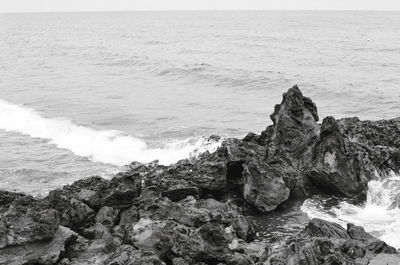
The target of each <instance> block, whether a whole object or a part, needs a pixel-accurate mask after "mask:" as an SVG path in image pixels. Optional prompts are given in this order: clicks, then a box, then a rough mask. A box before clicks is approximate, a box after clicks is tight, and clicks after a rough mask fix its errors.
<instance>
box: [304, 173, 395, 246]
mask: <svg viewBox="0 0 400 265" xmlns="http://www.w3.org/2000/svg"><path fill="white" fill-rule="evenodd" d="M399 207H400V176H399V175H396V174H395V173H391V174H390V175H389V176H388V177H385V178H382V179H380V180H372V181H370V182H369V183H368V193H367V201H366V202H365V204H363V205H354V204H352V203H350V202H346V201H338V202H337V203H336V205H333V206H332V198H330V199H326V198H325V199H324V198H321V197H314V198H312V199H308V200H306V201H305V202H304V204H303V206H302V207H301V209H302V211H303V212H305V213H306V214H307V215H308V216H309V217H310V218H321V219H325V220H328V221H332V222H336V223H339V224H341V225H342V226H343V227H346V224H347V223H353V224H355V225H360V226H363V227H364V228H365V230H366V231H367V232H370V233H371V234H373V235H374V236H376V237H378V238H380V239H381V240H383V241H385V242H386V243H388V244H390V245H392V246H394V247H396V248H400V208H399Z"/></svg>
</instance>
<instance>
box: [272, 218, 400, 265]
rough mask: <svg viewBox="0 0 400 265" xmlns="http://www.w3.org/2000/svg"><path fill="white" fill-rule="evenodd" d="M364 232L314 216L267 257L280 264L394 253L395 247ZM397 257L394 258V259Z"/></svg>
mask: <svg viewBox="0 0 400 265" xmlns="http://www.w3.org/2000/svg"><path fill="white" fill-rule="evenodd" d="M380 242H382V241H380V240H378V239H376V238H374V237H373V236H371V235H370V234H368V233H366V232H365V231H364V230H363V229H362V228H360V227H357V226H354V225H352V224H349V225H348V230H347V231H346V230H344V228H342V227H341V226H339V225H337V224H335V223H331V222H327V221H324V220H320V219H313V220H311V221H310V223H309V224H308V225H307V226H306V228H305V229H304V230H303V231H302V232H300V233H299V234H298V235H297V236H293V237H292V238H290V239H289V240H288V241H287V242H286V246H284V247H283V248H281V249H279V251H278V252H277V253H276V254H273V255H272V256H271V257H270V258H269V261H270V264H271V265H278V264H279V265H280V264H282V265H283V264H304V265H326V264H330V265H332V264H357V265H367V264H370V263H369V262H370V260H371V259H375V258H376V257H377V255H378V254H380V253H391V254H393V255H394V254H396V253H397V252H396V250H395V249H394V248H392V247H390V246H388V245H386V244H385V243H380ZM394 260H397V259H394Z"/></svg>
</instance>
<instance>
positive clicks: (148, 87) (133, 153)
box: [0, 11, 400, 247]
mask: <svg viewBox="0 0 400 265" xmlns="http://www.w3.org/2000/svg"><path fill="white" fill-rule="evenodd" d="M295 84H298V85H299V87H300V88H301V90H302V91H303V94H304V95H306V96H308V97H311V98H312V99H313V100H314V102H315V103H316V104H317V106H318V111H319V115H320V117H325V116H327V115H332V116H334V117H336V118H341V117H352V116H358V117H360V118H361V119H370V120H379V119H389V118H394V117H398V116H400V12H366V11H347V12H346V11H330V12H328V11H209V12H206V11H204V12H172V11H171V12H103V13H101V12H99V13H95V12H93V13H21V14H0V189H6V190H10V191H19V192H25V193H28V194H32V195H34V196H45V195H46V194H47V193H48V192H49V190H51V189H54V188H57V187H61V186H62V185H65V184H69V183H72V182H73V181H76V180H78V179H81V178H85V177H88V176H91V175H99V176H103V177H105V178H109V177H111V176H112V175H113V174H115V173H116V172H118V171H120V170H123V169H124V168H125V167H126V165H127V164H129V163H130V162H132V161H139V162H151V161H154V160H158V161H159V163H161V164H165V165H168V164H171V163H174V162H176V161H178V160H180V159H183V158H187V157H190V156H195V155H196V154H198V153H199V152H202V151H205V150H210V151H213V150H215V149H216V148H217V146H218V145H219V142H218V141H213V140H211V139H209V138H208V136H210V135H220V136H222V137H243V136H245V135H246V134H247V133H248V132H249V131H253V132H260V131H262V130H263V129H264V128H265V127H266V126H268V125H270V124H271V121H270V119H269V114H271V113H272V111H273V108H274V105H275V104H277V103H280V101H281V99H282V93H284V92H285V91H286V90H287V89H288V88H290V87H291V86H293V85H295ZM213 139H215V138H213ZM398 193H400V176H396V175H395V174H392V175H391V176H389V177H388V178H387V179H382V180H377V181H371V182H370V183H369V191H368V200H367V202H366V203H365V204H363V205H353V204H351V203H350V202H345V201H340V200H338V201H336V203H332V202H331V200H332V199H333V198H322V197H315V198H311V199H309V200H307V201H306V202H304V204H302V206H301V210H302V212H303V213H304V214H306V215H307V216H308V217H309V218H313V217H319V218H324V219H328V220H332V221H335V222H339V223H341V224H343V225H345V224H346V223H347V222H352V223H355V224H357V225H363V226H364V227H365V228H366V230H367V231H369V232H371V233H373V234H374V235H376V236H378V237H380V238H382V239H384V240H386V241H387V242H388V243H390V244H392V245H394V246H395V247H400V223H399V222H400V210H399V209H397V208H396V209H389V208H388V207H389V205H390V204H391V202H392V200H393V198H394V197H395V196H396V195H397V194H398Z"/></svg>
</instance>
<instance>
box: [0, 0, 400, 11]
mask: <svg viewBox="0 0 400 265" xmlns="http://www.w3.org/2000/svg"><path fill="white" fill-rule="evenodd" d="M287 9H289V10H315V9H316V10H400V0H0V13H8V12H71V11H130V10H287Z"/></svg>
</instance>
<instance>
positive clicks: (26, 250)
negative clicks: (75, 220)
mask: <svg viewBox="0 0 400 265" xmlns="http://www.w3.org/2000/svg"><path fill="white" fill-rule="evenodd" d="M77 237H78V235H77V234H76V233H74V232H73V231H71V230H69V229H68V228H66V227H63V226H59V227H58V229H57V231H56V233H55V234H54V236H53V238H52V239H50V240H45V241H38V242H35V243H27V244H24V245H19V246H11V247H7V248H3V249H0V264H4V265H6V264H7V265H21V264H46V265H51V264H56V263H57V262H58V260H59V259H60V255H61V254H62V253H63V252H64V251H65V247H66V245H68V244H71V243H72V242H74V241H75V240H76V239H77Z"/></svg>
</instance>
